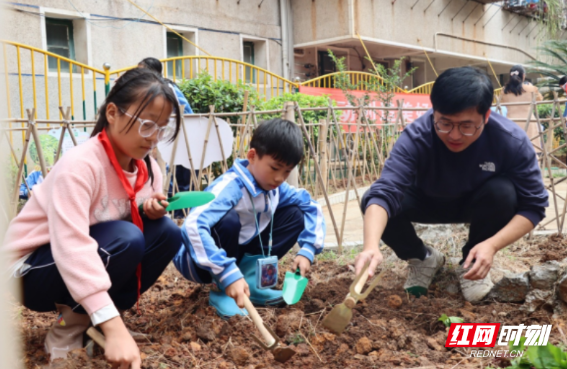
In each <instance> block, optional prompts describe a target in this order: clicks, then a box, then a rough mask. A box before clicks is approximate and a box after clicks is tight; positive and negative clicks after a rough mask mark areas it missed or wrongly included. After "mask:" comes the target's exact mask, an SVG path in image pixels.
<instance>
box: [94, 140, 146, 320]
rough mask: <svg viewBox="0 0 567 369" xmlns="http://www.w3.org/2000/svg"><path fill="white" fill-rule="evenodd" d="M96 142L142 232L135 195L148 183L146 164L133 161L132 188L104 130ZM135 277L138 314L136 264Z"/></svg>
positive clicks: (140, 285)
mask: <svg viewBox="0 0 567 369" xmlns="http://www.w3.org/2000/svg"><path fill="white" fill-rule="evenodd" d="M98 140H99V141H100V142H101V143H102V147H104V151H105V152H106V155H108V159H110V163H112V166H113V167H114V170H115V171H116V174H117V175H118V178H120V182H122V187H124V190H125V191H126V193H127V194H128V200H130V213H131V214H132V223H134V224H135V225H136V226H138V228H140V231H142V232H143V231H144V223H143V222H142V217H141V216H140V212H139V211H138V204H137V203H136V193H138V191H140V190H141V189H142V188H143V187H144V184H145V183H146V182H147V181H148V168H147V167H146V163H144V161H143V160H134V163H135V164H136V166H137V167H138V177H137V178H136V184H135V185H134V188H132V186H131V185H130V182H129V181H128V179H127V178H126V175H125V174H124V170H122V167H121V166H120V164H119V163H118V159H116V154H115V153H114V150H113V149H112V145H111V144H110V140H109V139H108V135H107V134H106V129H103V130H102V132H100V134H99V135H98ZM136 277H138V296H137V298H136V309H137V310H138V313H140V307H139V305H138V300H139V299H140V290H141V288H142V264H138V267H137V268H136Z"/></svg>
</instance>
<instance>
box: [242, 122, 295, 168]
mask: <svg viewBox="0 0 567 369" xmlns="http://www.w3.org/2000/svg"><path fill="white" fill-rule="evenodd" d="M250 148H251V149H255V150H256V152H257V153H258V155H259V156H260V158H261V157H262V156H264V155H270V156H271V157H273V158H274V159H275V160H277V161H281V162H283V163H285V164H287V165H291V166H296V165H297V164H298V163H299V162H300V161H301V159H302V158H303V135H302V134H301V129H299V127H298V126H297V125H296V124H295V123H293V122H290V121H289V120H285V119H280V118H275V119H270V120H267V121H264V122H262V123H260V125H258V128H256V131H255V132H254V135H253V136H252V141H250Z"/></svg>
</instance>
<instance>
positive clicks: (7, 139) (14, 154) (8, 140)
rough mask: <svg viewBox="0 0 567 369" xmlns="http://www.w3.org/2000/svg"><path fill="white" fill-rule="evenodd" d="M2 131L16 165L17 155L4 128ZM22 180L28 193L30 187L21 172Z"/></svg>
mask: <svg viewBox="0 0 567 369" xmlns="http://www.w3.org/2000/svg"><path fill="white" fill-rule="evenodd" d="M2 132H3V133H4V137H6V141H7V142H8V146H9V147H10V152H11V153H12V158H13V159H14V162H15V163H16V165H18V156H17V155H16V152H15V151H14V147H13V146H12V144H11V143H10V136H9V135H8V132H7V131H6V130H2ZM22 182H23V183H24V185H25V186H26V189H27V190H28V193H29V192H30V188H29V186H28V182H27V181H26V177H25V175H24V174H23V173H22ZM16 183H17V182H16ZM18 187H19V186H18Z"/></svg>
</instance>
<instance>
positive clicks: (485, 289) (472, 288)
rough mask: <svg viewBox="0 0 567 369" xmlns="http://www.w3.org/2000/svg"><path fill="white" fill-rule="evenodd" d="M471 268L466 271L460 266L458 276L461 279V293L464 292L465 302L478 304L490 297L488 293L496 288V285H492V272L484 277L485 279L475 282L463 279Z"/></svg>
mask: <svg viewBox="0 0 567 369" xmlns="http://www.w3.org/2000/svg"><path fill="white" fill-rule="evenodd" d="M471 267H472V266H471ZM471 267H469V268H468V269H464V268H463V266H462V265H459V266H458V268H457V276H458V277H459V283H460V285H461V291H463V296H464V297H465V300H467V301H470V302H477V301H480V300H482V299H483V298H484V297H486V295H488V293H489V292H490V290H491V289H492V287H493V286H494V283H492V279H491V278H490V272H488V274H487V275H486V277H484V278H483V279H477V280H474V281H473V280H470V279H465V278H463V276H464V275H465V273H466V272H468V271H469V270H470V268H471Z"/></svg>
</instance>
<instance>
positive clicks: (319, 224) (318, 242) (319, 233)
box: [311, 201, 325, 249]
mask: <svg viewBox="0 0 567 369" xmlns="http://www.w3.org/2000/svg"><path fill="white" fill-rule="evenodd" d="M311 205H312V206H314V207H315V209H316V211H317V220H316V224H315V242H314V243H313V247H315V248H316V249H320V248H322V247H323V241H324V240H325V234H324V233H325V232H323V219H324V218H323V210H322V209H321V205H320V204H319V203H317V202H315V201H311Z"/></svg>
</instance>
